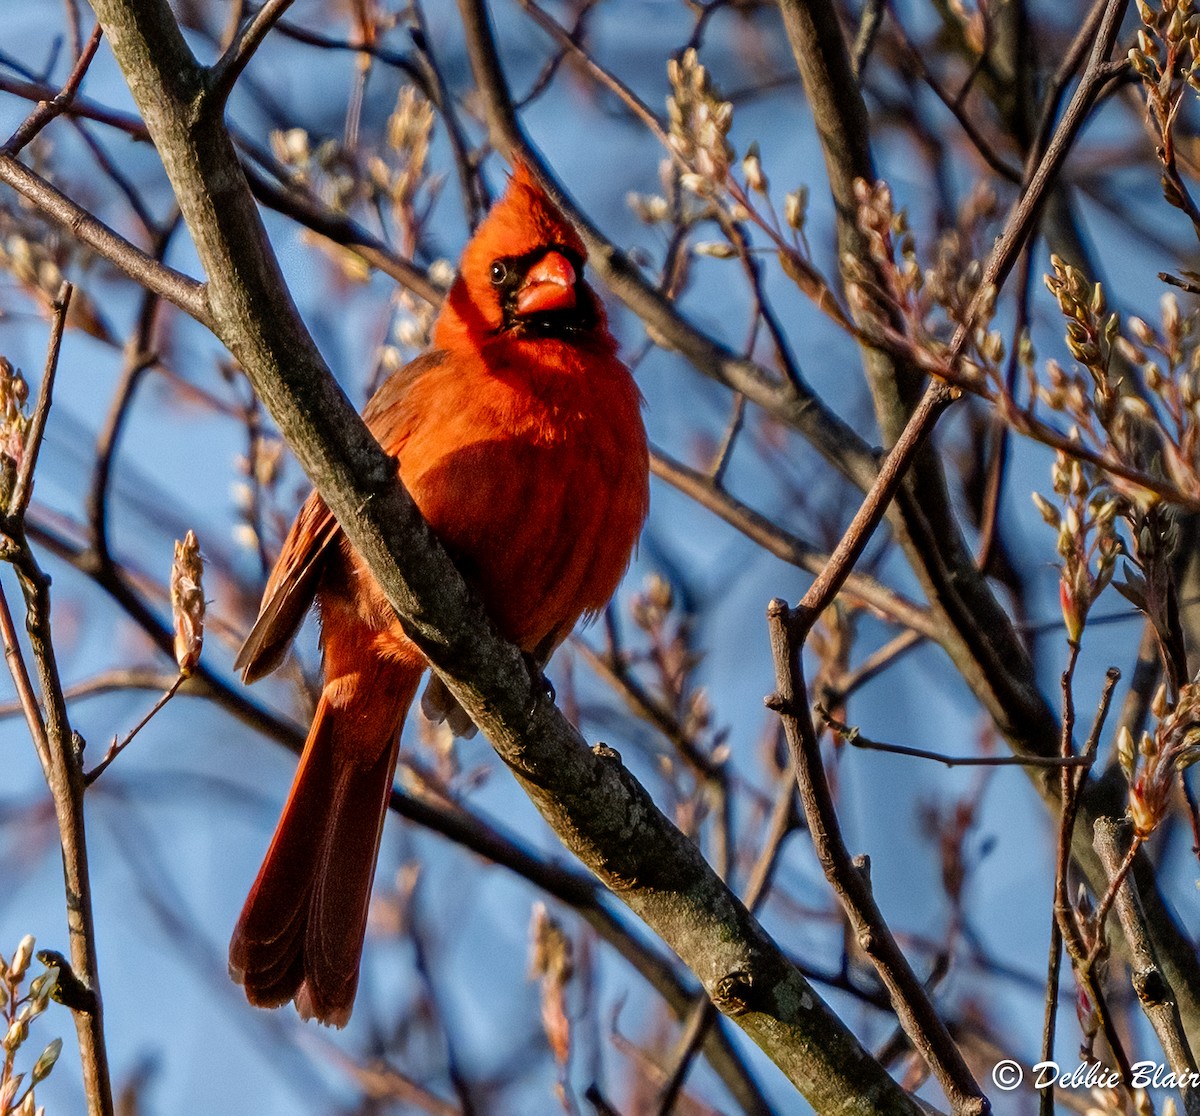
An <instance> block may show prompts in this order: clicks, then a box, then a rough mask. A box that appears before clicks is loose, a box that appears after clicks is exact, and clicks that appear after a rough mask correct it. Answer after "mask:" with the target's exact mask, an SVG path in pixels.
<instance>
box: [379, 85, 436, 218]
mask: <svg viewBox="0 0 1200 1116" xmlns="http://www.w3.org/2000/svg"><path fill="white" fill-rule="evenodd" d="M433 123H434V110H433V105H432V104H430V103H429V101H428V100H427V99H426V98H425V97H424V96H423V95H422V94H421V93H420V92H419V91H418V90H417V89H415V88H414V87H413V86H411V85H406V86H403V87H402V88H401V90H400V93H399V96H398V97H397V98H396V107H395V109H394V110H393V112H392V115H391V116H390V117H388V123H387V146H388V148H389V151H388V152H387V153H386V155H387V157H385V155H383V154H377V155H372V156H371V157H370V159H368V161H367V170H368V173H369V174H370V177H371V181H372V182H373V184H374V185H375V187H376V189H378V190H379V191H380V192H381V193H383V194H385V195H386V196H387V198H388V199H389V201H390V203H391V205H392V208H393V209H394V210H395V211H397V212H400V211H401V210H406V209H410V208H411V207H412V205H413V203H414V202H415V201H416V199H417V195H418V193H419V191H420V189H421V187H422V185H424V184H425V182H426V181H427V175H426V167H427V163H428V160H429V142H430V137H431V136H432V135H433Z"/></svg>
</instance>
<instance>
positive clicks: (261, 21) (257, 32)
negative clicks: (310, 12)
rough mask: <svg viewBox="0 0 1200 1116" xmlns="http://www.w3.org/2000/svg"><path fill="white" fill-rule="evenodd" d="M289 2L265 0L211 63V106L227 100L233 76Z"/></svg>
mask: <svg viewBox="0 0 1200 1116" xmlns="http://www.w3.org/2000/svg"><path fill="white" fill-rule="evenodd" d="M292 2H293V0H266V3H265V4H263V6H262V7H261V8H259V9H258V11H257V12H255V13H254V15H253V16H251V17H250V20H249V22H248V23H246V25H245V26H244V27H243V28H242V29H241V32H240V33H239V34H238V35H237V37H236V38H235V39H234V40H233V42H232V43H231V44H230V46H229V49H228V50H227V51H226V52H225V53H224V54H223V55H221V57H220V58H219V59H218V60H217V62H216V63H215V64H214V65H213V67H212V70H211V71H210V76H211V82H212V84H211V86H210V88H211V91H212V96H213V97H214V98H215V100H214V104H215V105H217V106H221V105H224V104H225V102H226V101H227V100H228V99H229V94H230V93H232V92H233V87H234V85H235V84H236V83H237V79H238V78H239V77H240V76H241V74H242V71H243V70H244V69H245V68H246V67H247V66H248V65H249V63H250V59H251V58H253V57H254V52H255V51H256V50H258V48H259V47H260V46H261V45H262V41H263V39H265V38H266V37H267V32H268V31H270V30H271V28H272V27H273V26H274V25H275V23H276V21H277V20H278V19H279V18H280V16H282V15H283V13H284V12H286V11H287V10H288V8H290V7H291V6H292Z"/></svg>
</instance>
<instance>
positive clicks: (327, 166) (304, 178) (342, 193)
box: [270, 128, 365, 244]
mask: <svg viewBox="0 0 1200 1116" xmlns="http://www.w3.org/2000/svg"><path fill="white" fill-rule="evenodd" d="M270 145H271V154H273V155H274V156H275V158H276V159H277V160H279V162H280V163H282V164H283V166H284V167H286V168H287V170H288V171H289V173H290V176H291V180H292V182H293V183H294V184H295V185H298V186H304V187H307V188H308V189H310V190H312V191H313V192H314V193H315V194H317V196H319V197H320V198H321V200H322V201H324V202H325V204H326V205H328V206H329V207H330V209H333V210H334V211H336V212H337V213H347V212H349V210H350V208H351V206H352V205H353V204H354V202H355V201H357V200H359V199H360V198H361V197H362V196H363V195H364V193H365V189H364V187H363V185H362V183H361V181H360V176H359V174H358V171H357V170H356V168H355V164H354V160H353V158H352V157H351V156H350V154H349V153H348V152H346V151H345V150H344V149H343V147H342V144H341V143H340V142H339V141H338V140H336V139H332V138H330V139H324V140H321V141H320V142H319V143H317V144H316V146H313V142H312V138H311V137H310V136H309V134H308V132H306V131H305V130H304V129H303V128H288V129H287V130H286V131H279V130H276V131H273V132H272V133H271V137H270ZM309 239H311V238H309ZM312 242H313V243H314V244H320V240H319V239H313V240H312Z"/></svg>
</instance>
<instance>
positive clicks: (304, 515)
mask: <svg viewBox="0 0 1200 1116" xmlns="http://www.w3.org/2000/svg"><path fill="white" fill-rule="evenodd" d="M444 359H445V354H444V353H442V352H430V353H424V354H422V355H421V356H419V357H417V358H416V360H413V361H411V362H410V363H409V364H407V365H405V367H403V368H401V369H400V370H399V371H397V372H394V373H393V374H392V375H391V376H389V377H388V378H387V379H386V380H385V381H384V383H383V385H382V386H381V387H380V388H379V390H378V391H377V392H376V393H375V394H374V395H373V396H372V397H371V401H370V402H369V403H368V404H367V406H366V408H365V409H364V411H363V420H364V421H365V422H366V424H367V426H368V428H369V429H370V431H371V433H372V434H374V435H375V438H376V440H377V441H378V442H379V444H380V445H381V446H382V447H383V448H384V449H385V450H386V451H387V452H388V453H391V454H395V453H396V452H397V451H398V449H399V448H400V446H401V445H402V444H403V441H404V434H405V432H406V428H407V426H408V425H409V423H410V422H411V416H410V415H409V414H408V408H407V407H405V406H404V399H405V396H406V395H407V394H408V390H409V388H410V387H411V386H412V384H413V382H414V381H415V380H416V379H417V378H418V377H419V376H420V375H421V374H422V373H424V372H426V371H428V370H429V369H430V368H433V367H436V366H437V365H439V364H441V363H442V361H443V360H444ZM340 531H341V529H340V528H339V527H338V524H337V520H336V519H334V517H333V513H332V512H331V511H330V510H329V509H328V508H327V507H326V506H325V501H324V500H322V499H321V497H320V495H319V494H318V493H317V492H315V491H314V492H313V493H312V494H311V495H310V496H309V497H308V499H307V500H305V501H304V504H303V506H302V507H301V508H300V512H299V514H298V515H297V516H296V519H295V522H294V523H293V524H292V527H291V530H290V531H288V536H287V538H286V539H285V540H284V543H283V549H282V550H281V551H280V552H279V558H278V559H277V560H276V562H275V567H274V569H272V570H271V576H270V577H269V578H268V579H267V587H266V589H265V590H264V591H263V600H262V605H261V607H260V609H259V613H258V619H257V620H256V621H255V622H254V627H253V628H251V630H250V634H249V635H248V636H247V637H246V642H245V643H243V644H242V649H241V650H240V651H239V652H238V657H237V659H236V660H235V661H234V664H233V665H234V669H235V670H240V671H241V672H242V677H243V678H244V679H245V681H246V682H254V681H256V680H257V679H259V678H262V677H263V676H264V675H267V674H270V673H271V671H273V670H275V669H276V667H278V666H279V664H280V663H281V662H282V661H283V657H284V655H285V654H286V653H287V649H288V647H289V646H290V645H291V642H292V640H293V639H294V638H295V636H296V632H297V631H298V630H299V628H300V625H301V624H302V623H303V622H304V617H305V614H306V613H307V612H308V610H309V607H310V606H311V605H312V603H313V598H314V597H315V596H316V593H317V588H318V586H319V584H320V580H321V570H322V568H323V566H324V558H325V556H326V554H327V553H328V552H329V548H330V545H331V544H335V540H336V539H337V537H338V535H339V534H340Z"/></svg>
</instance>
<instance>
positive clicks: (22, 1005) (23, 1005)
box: [0, 934, 62, 1116]
mask: <svg viewBox="0 0 1200 1116" xmlns="http://www.w3.org/2000/svg"><path fill="white" fill-rule="evenodd" d="M33 957H34V940H33V937H32V935H29V934H27V935H26V936H25V937H24V938H22V939H21V942H20V944H19V945H18V946H17V948H16V951H15V952H14V953H13V955H12V960H11V961H5V959H4V957H3V956H0V1030H2V1032H3V1037H2V1038H0V1049H2V1050H3V1057H0V1116H42V1114H43V1113H44V1109H42V1108H40V1107H39V1106H38V1104H37V1100H36V1097H35V1095H34V1089H35V1087H36V1086H37V1085H39V1084H41V1082H43V1081H44V1080H45V1079H46V1078H47V1077H49V1075H50V1071H51V1070H52V1069H53V1068H54V1065H55V1063H56V1062H57V1061H58V1056H59V1054H60V1053H61V1052H62V1039H60V1038H56V1039H53V1040H52V1041H51V1042H50V1043H48V1044H47V1046H46V1047H45V1049H43V1050H42V1052H41V1054H39V1055H38V1057H37V1059H36V1061H35V1062H34V1063H33V1067H32V1069H30V1071H29V1073H28V1075H26V1074H25V1073H17V1072H16V1070H15V1064H16V1058H17V1055H18V1053H19V1052H20V1051H21V1049H22V1047H23V1046H24V1044H25V1042H26V1040H27V1039H28V1038H29V1028H30V1024H31V1023H32V1022H33V1021H34V1020H35V1019H36V1018H37V1017H38V1016H39V1015H41V1014H42V1013H43V1012H44V1011H45V1010H46V1009H47V1008H48V1007H49V1006H50V1001H51V999H53V998H54V994H55V992H56V990H57V988H58V978H59V970H58V968H57V967H55V966H52V965H48V966H46V967H45V968H44V969H43V971H42V972H41V973H39V974H38V975H37V976H36V977H34V978H33V980H31V981H30V982H29V986H28V988H27V989H26V988H24V987H23V985H24V982H25V978H26V976H27V975H28V972H29V966H30V963H31V962H32V960H33ZM27 1076H28V1080H26V1078H27ZM22 1086H24V1090H22Z"/></svg>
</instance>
